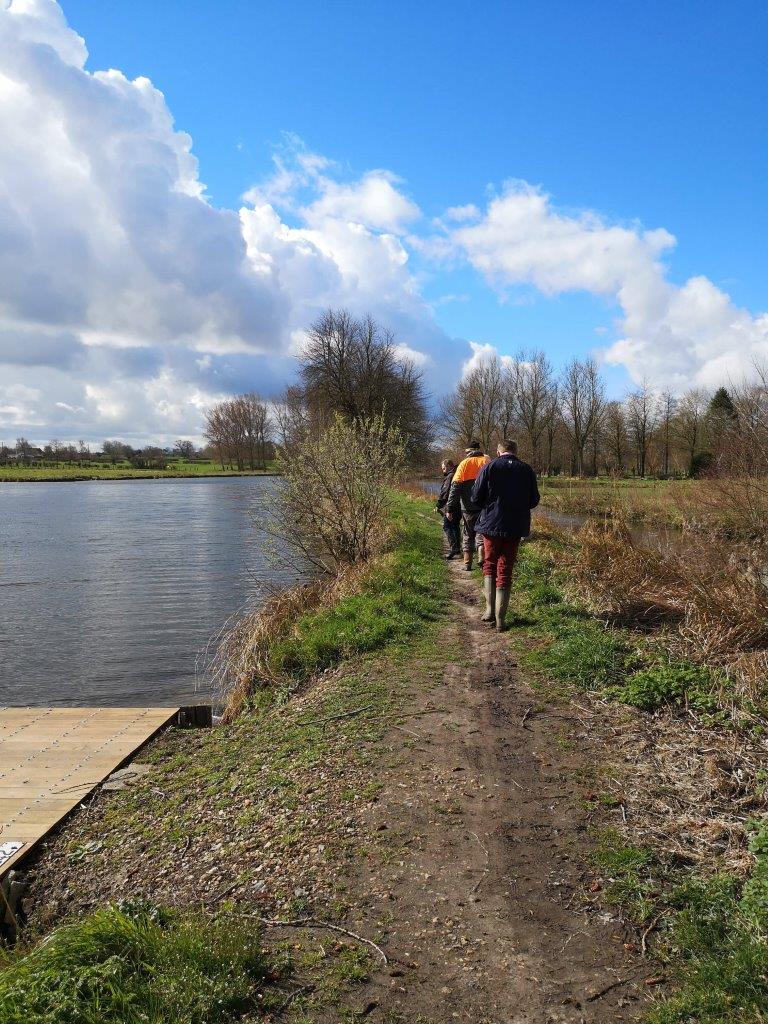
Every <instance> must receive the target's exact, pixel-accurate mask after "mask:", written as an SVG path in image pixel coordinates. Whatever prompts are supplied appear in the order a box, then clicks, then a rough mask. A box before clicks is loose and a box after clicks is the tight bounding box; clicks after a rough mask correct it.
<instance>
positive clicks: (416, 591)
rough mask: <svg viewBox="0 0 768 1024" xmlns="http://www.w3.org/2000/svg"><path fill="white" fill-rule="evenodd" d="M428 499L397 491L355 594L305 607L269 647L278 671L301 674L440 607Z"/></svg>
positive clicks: (415, 625) (374, 645)
mask: <svg viewBox="0 0 768 1024" xmlns="http://www.w3.org/2000/svg"><path fill="white" fill-rule="evenodd" d="M430 509H431V504H430V502H429V501H426V500H424V499H421V498H413V497H411V496H409V495H406V494H403V493H401V492H397V493H396V494H394V495H393V499H392V510H391V514H392V520H393V524H394V529H395V537H394V540H393V548H392V550H391V551H390V552H389V553H388V554H386V555H385V556H383V557H382V558H380V559H378V560H377V561H376V563H375V565H374V566H373V567H372V569H371V571H370V572H369V573H368V575H367V577H366V580H365V584H364V586H363V589H362V591H361V592H360V593H358V594H353V595H351V596H349V597H344V598H342V599H341V600H340V601H338V602H337V603H336V604H334V605H333V606H332V607H330V608H322V609H320V610H318V611H313V612H311V613H309V614H307V615H304V616H303V617H302V618H300V619H299V621H298V622H297V623H296V626H295V629H294V630H293V631H292V633H291V634H290V635H289V636H286V637H282V638H280V639H278V640H276V642H275V643H274V644H273V647H272V649H271V652H270V658H271V661H272V666H273V668H274V669H275V671H276V672H278V673H281V674H287V675H289V676H292V677H294V678H298V679H305V678H308V677H309V676H311V675H313V674H314V673H316V672H319V671H322V669H324V668H328V667H330V666H332V665H336V664H338V663H339V662H340V661H343V660H345V659H351V658H355V657H358V656H360V655H362V654H368V653H371V652H373V651H378V650H381V649H383V648H384V647H386V646H387V645H389V644H393V643H401V642H403V641H406V640H408V639H409V638H410V637H412V636H414V634H416V633H417V632H419V630H420V629H422V628H423V626H424V624H425V623H427V622H429V621H433V620H434V619H435V618H436V617H437V616H438V615H439V614H440V613H441V611H442V610H443V608H444V607H445V602H446V600H447V574H446V569H445V564H444V563H443V561H442V560H441V559H440V557H439V552H440V548H439V544H438V541H437V539H436V532H437V531H436V526H435V521H434V519H431V518H430V517H429V510H430Z"/></svg>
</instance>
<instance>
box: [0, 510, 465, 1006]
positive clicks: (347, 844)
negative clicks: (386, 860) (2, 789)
mask: <svg viewBox="0 0 768 1024" xmlns="http://www.w3.org/2000/svg"><path fill="white" fill-rule="evenodd" d="M429 510H430V503H429V502H427V501H420V500H419V499H416V498H411V497H408V496H405V495H398V496H397V497H396V499H395V501H394V504H393V507H392V536H391V540H390V544H389V550H387V551H386V552H384V553H383V554H381V555H380V556H378V557H377V558H376V559H375V561H374V562H373V563H371V564H370V566H369V567H368V569H367V570H366V572H365V574H364V575H363V576H362V577H361V579H360V581H359V586H358V589H357V590H356V592H355V593H351V594H347V595H343V596H340V598H339V600H338V601H337V602H334V603H333V604H331V605H328V606H323V607H318V608H317V609H316V610H315V611H313V612H311V611H308V612H306V613H305V614H304V615H302V616H301V617H300V618H299V619H297V620H296V621H295V622H294V623H293V625H292V628H291V629H290V630H288V631H286V633H285V635H284V636H283V637H282V638H281V640H280V642H279V644H277V645H276V647H275V651H274V653H273V657H274V659H275V661H274V665H275V669H276V671H278V672H279V677H280V679H281V680H282V681H283V682H284V683H285V685H282V683H279V684H277V685H275V686H269V687H261V688H258V689H256V690H254V691H253V692H252V694H251V696H250V699H249V700H248V702H247V704H246V706H245V707H244V713H243V714H242V715H241V716H240V717H239V718H237V719H236V720H235V721H233V722H232V724H230V725H227V726H222V727H219V728H216V729H214V730H210V731H200V732H194V733H183V732H179V731H177V730H169V731H168V732H167V733H166V734H165V735H164V736H163V737H162V738H160V739H159V740H158V741H157V742H156V743H155V744H154V745H153V746H152V747H150V748H149V749H148V750H147V751H146V752H145V753H143V754H142V760H148V761H149V762H151V764H152V768H151V770H150V772H149V773H147V775H145V776H144V777H143V778H142V780H141V783H140V784H139V785H137V787H136V788H132V789H129V790H126V791H125V792H122V793H117V794H113V795H111V796H110V795H108V794H102V795H101V796H99V797H98V799H97V800H96V802H95V803H94V804H93V805H92V806H91V807H90V808H89V810H88V811H87V812H83V813H81V814H79V815H78V816H77V817H76V818H75V819H74V820H73V821H72V822H71V823H70V825H69V826H68V827H67V829H66V831H65V832H64V833H63V834H62V835H61V836H60V837H59V839H58V840H56V841H55V842H54V844H52V846H51V847H50V848H49V850H48V851H47V852H46V853H45V854H44V856H43V857H42V859H41V861H40V863H39V864H38V866H37V877H36V881H35V883H34V886H33V889H32V892H31V894H30V897H29V905H30V906H31V907H35V912H34V915H33V919H32V922H31V926H32V930H33V932H34V933H36V934H41V933H50V931H51V929H54V930H55V929H56V928H58V927H60V926H61V923H62V921H63V920H80V921H82V922H83V924H82V925H79V926H73V928H72V930H69V931H67V930H65V931H64V932H56V931H54V934H56V935H61V936H62V937H61V938H60V939H58V940H57V941H59V942H60V943H61V946H62V948H63V949H64V954H63V955H65V956H66V958H67V964H68V967H67V970H66V972H64V975H63V976H62V981H61V986H62V992H64V993H66V992H68V991H69V989H70V986H71V985H75V987H77V988H78V992H79V993H80V994H79V996H78V998H79V999H80V1000H81V1003H80V1004H79V1011H78V1012H80V1013H81V1016H79V1017H78V1016H73V1015H71V1014H70V1015H69V1016H67V1013H66V1012H65V1009H61V1010H59V1009H58V1008H57V1006H56V1005H54V1001H53V999H51V1000H49V1003H50V1006H49V1007H46V1010H45V1012H46V1014H47V1016H46V1015H44V1014H43V1013H42V1011H41V1010H39V1008H38V1007H39V1006H42V1005H43V1003H40V1002H39V1000H40V999H41V998H42V997H41V996H40V989H41V988H44V987H45V985H46V984H48V983H49V982H50V976H49V975H50V963H49V960H47V959H46V957H47V955H48V954H47V952H46V951H47V950H49V949H50V944H43V945H36V946H33V948H32V949H31V950H30V951H27V950H24V951H22V952H19V953H15V954H12V955H11V956H10V957H9V959H8V961H7V962H6V966H5V970H4V971H3V972H0V979H4V980H5V982H6V983H7V985H8V986H10V988H12V989H13V992H14V993H15V994H14V999H16V1000H17V1003H18V1006H19V1007H21V1009H19V1010H18V1013H19V1016H18V1018H17V1019H18V1020H19V1021H21V1020H24V1021H25V1022H28V1024H38V1022H39V1024H43V1021H44V1022H45V1024H65V1022H66V1024H70V1021H74V1020H77V1021H78V1022H79V1021H80V1020H83V1021H90V1020H93V1021H94V1024H95V1021H96V1020H97V1019H98V1020H101V1019H102V1018H101V1017H99V1016H98V1014H99V1013H100V1012H101V1006H102V1005H105V1004H103V999H104V991H103V986H102V982H101V980H99V979H101V975H102V973H103V971H107V972H109V971H111V972H112V973H111V974H110V979H111V980H110V982H109V984H110V985H111V986H112V987H111V990H110V994H109V999H110V1000H112V1002H113V1003H114V1005H116V1006H119V1005H123V1003H124V1002H125V1000H126V999H128V998H133V995H132V993H135V992H136V990H137V988H138V987H140V985H142V984H143V982H142V981H141V977H142V974H143V972H144V971H145V967H144V966H142V965H141V964H139V968H138V974H139V979H138V980H135V979H134V972H133V969H132V968H131V961H130V957H131V956H132V955H133V954H132V953H130V951H128V952H121V953H118V952H116V951H115V949H114V948H113V947H112V946H110V945H109V944H110V942H111V939H109V937H107V939H106V940H105V941H106V943H107V946H108V947H109V949H110V950H111V952H110V957H109V958H108V961H109V962H108V964H107V967H105V968H102V966H99V965H100V964H101V963H102V961H101V960H100V959H99V957H100V956H101V954H100V953H99V954H98V955H97V957H96V960H97V961H98V962H97V963H94V960H93V959H92V958H90V954H88V955H87V956H86V955H85V953H84V950H85V949H87V948H89V946H88V944H89V942H90V939H88V936H89V935H90V931H91V929H92V928H93V927H95V926H96V925H99V927H100V922H101V921H102V918H101V917H99V916H98V914H100V913H102V911H100V910H99V909H98V908H104V907H105V906H110V905H114V904H115V903H116V902H117V901H118V900H119V899H120V898H121V897H122V895H123V894H124V893H125V891H126V887H128V888H129V889H130V892H131V894H132V896H133V897H135V898H136V899H137V900H140V901H145V902H143V903H142V904H141V905H142V906H144V905H147V906H151V907H160V908H162V909H160V910H158V911H153V913H159V914H160V915H161V918H162V919H163V920H164V919H165V915H166V914H169V913H170V914H171V920H174V921H176V922H178V927H179V928H180V929H181V931H182V933H183V934H185V935H186V934H187V931H186V930H187V929H188V928H189V929H191V930H192V931H194V930H195V928H196V929H197V931H198V932H199V931H200V930H201V927H202V925H204V927H203V934H205V930H206V929H208V928H209V927H211V926H212V925H213V926H214V927H215V928H217V929H222V930H224V931H226V930H227V929H230V928H231V929H232V935H233V939H232V942H234V943H235V944H237V942H238V941H239V939H238V936H242V934H243V922H244V921H245V926H246V929H250V931H251V936H252V939H251V941H249V942H248V943H245V942H244V941H243V943H242V950H243V952H242V957H246V956H249V955H250V952H252V951H254V950H256V952H258V953H259V956H260V958H261V959H258V960H255V961H254V962H253V963H251V962H250V961H248V962H247V963H245V962H242V959H241V960H237V959H236V958H235V960H232V957H230V956H229V953H228V952H226V951H228V950H230V948H231V943H230V944H229V945H227V944H225V945H224V947H223V949H224V951H225V952H224V953H223V954H222V955H221V956H219V955H218V954H216V955H215V956H214V952H215V951H211V950H209V951H208V952H205V950H204V951H202V952H201V954H200V955H201V956H202V955H203V953H205V956H206V957H207V959H206V961H205V963H206V965H207V966H206V971H208V972H209V974H208V975H206V979H204V981H205V983H204V984H203V985H202V988H203V992H204V993H205V992H208V991H210V992H215V991H217V988H216V986H217V985H222V986H224V985H225V983H226V982H227V981H228V979H229V975H230V973H231V972H232V971H233V970H234V981H235V984H233V986H232V988H233V992H234V994H237V993H240V995H244V997H245V996H248V997H249V998H251V999H252V998H253V997H254V996H255V997H256V998H258V999H259V1001H260V1004H261V1005H263V1006H267V1005H273V1006H274V1005H275V1003H274V1002H272V1003H271V1004H270V999H272V990H277V989H279V990H280V991H279V992H277V991H275V992H274V996H275V999H276V1000H277V1001H278V1002H282V1001H285V1002H286V1003H287V1002H289V1001H292V1000H293V995H292V993H293V992H294V991H295V987H294V982H292V981H291V980H290V979H291V977H292V975H291V970H290V969H289V968H288V967H287V966H286V965H285V964H283V961H282V960H281V958H280V957H279V956H278V957H277V961H278V967H275V954H268V953H265V952H263V946H262V941H261V939H260V938H259V925H258V920H257V919H259V918H262V917H265V918H269V919H270V920H275V919H288V920H292V919H295V918H297V917H304V916H307V915H312V914H318V915H321V916H322V917H323V918H324V919H325V920H330V921H340V920H343V919H344V916H345V914H346V913H347V912H348V910H349V906H350V894H349V893H348V892H347V891H346V889H345V886H344V878H345V875H346V873H347V872H348V871H350V870H351V867H352V865H353V864H354V863H355V862H356V861H357V860H359V858H361V857H365V856H366V855H367V854H366V852H365V851H366V835H365V831H364V829H363V826H362V824H361V819H362V816H363V814H364V813H365V812H366V809H367V808H369V807H370V806H371V804H372V802H374V801H375V800H376V795H377V792H378V785H379V784H378V782H377V772H378V770H379V765H380V762H381V758H382V750H381V746H380V745H381V740H382V736H383V733H384V731H385V729H387V728H389V727H390V726H391V725H392V723H395V724H396V723H397V722H398V721H400V718H399V715H400V711H401V708H400V701H399V694H400V692H401V689H402V688H403V687H404V686H406V685H408V683H409V681H410V680H411V679H412V677H413V674H414V673H416V672H419V671H424V672H432V671H438V672H439V665H440V662H439V658H438V650H437V636H438V631H439V627H440V623H441V620H442V618H443V615H444V608H445V602H446V598H447V572H446V565H445V563H444V562H443V561H442V560H440V559H439V558H436V557H435V556H436V553H437V550H438V530H437V523H436V521H435V518H434V516H433V515H432V516H430V514H429ZM342 661H344V662H346V664H345V666H344V671H341V672H338V673H336V672H330V673H326V674H324V675H322V676H320V677H319V678H316V679H315V680H314V681H313V682H312V684H311V685H308V684H309V681H310V678H311V677H313V676H314V675H315V673H316V672H317V671H318V670H321V669H324V668H331V667H333V666H336V665H339V664H340V663H341V662H342ZM420 666H423V668H420ZM435 666H438V667H437V668H435ZM297 688H299V692H298V693H297V692H296V690H297ZM129 880H130V881H129ZM94 910H97V917H96V918H94V917H92V916H91V915H92V914H93V912H94ZM110 920H112V919H110ZM201 922H202V925H201ZM123 926H124V925H123V922H122V921H121V920H118V921H117V932H118V933H119V932H120V929H122V928H123ZM66 927H68V926H66ZM153 934H154V933H153ZM156 938H158V941H159V939H160V937H159V936H156ZM86 940H87V941H86ZM206 948H207V947H206ZM171 955H172V954H171V953H168V957H169V958H170V957H171ZM190 955H191V956H192V960H193V961H194V962H193V963H190V962H189V960H187V959H185V958H184V957H183V956H181V955H179V957H178V959H177V964H178V967H179V970H180V971H182V972H183V973H184V974H185V975H188V976H189V978H190V980H191V982H195V979H196V978H197V974H198V972H199V967H198V966H197V962H198V952H197V951H195V950H193V951H192V953H191V954H190ZM173 956H176V954H173ZM165 957H166V954H165V953H163V962H165V959H164V958H165ZM291 960H292V964H293V968H292V969H293V970H294V972H298V973H299V974H300V975H301V978H302V981H301V984H300V986H299V987H300V988H301V989H302V993H301V996H300V997H296V999H295V1001H294V1003H293V1004H292V1005H295V1007H297V1008H298V1007H299V1006H302V1007H303V1006H306V1007H307V1009H308V1011H309V1010H311V1009H312V1008H313V1007H314V1008H316V1007H321V1006H324V1005H328V1004H331V1005H332V1004H334V1002H336V1001H338V1000H341V999H342V997H343V995H344V993H345V992H348V991H349V990H350V988H354V986H355V985H356V984H358V983H359V981H360V980H362V979H363V978H365V977H366V976H367V973H368V970H369V969H370V966H371V963H372V962H373V960H375V956H373V955H372V953H371V950H370V948H367V947H365V946H362V947H361V945H360V943H356V942H354V941H345V940H343V939H342V940H339V941H334V942H332V943H329V944H328V945H327V946H320V948H319V944H318V942H317V941H312V940H310V939H309V938H308V939H307V941H306V943H303V942H302V941H301V939H300V938H298V939H297V941H296V942H292V943H291ZM230 961H232V963H230ZM233 965H234V966H233ZM129 968H131V969H130V970H129ZM155 971H157V972H158V974H159V977H162V971H161V970H160V968H159V967H158V966H157V965H156V964H155V962H154V961H152V963H147V964H146V972H147V973H149V972H155ZM260 972H261V973H260ZM92 976H93V977H96V978H97V980H98V984H94V985H93V986H91V985H90V983H88V982H87V979H88V978H90V977H92ZM25 977H29V978H35V979H39V981H37V980H36V981H35V982H34V984H32V983H30V984H29V985H27V983H26V981H24V978H25ZM46 977H48V982H46V981H45V979H46ZM84 979H85V980H84ZM131 979H134V980H131ZM105 984H106V982H105ZM1 985H2V981H0V986H1ZM305 988H306V991H303V990H304V989H305ZM1 992H2V988H1V987H0V993H1ZM137 998H139V997H138V996H137ZM146 998H147V999H148V998H149V996H146ZM1 999H2V996H1V995H0V1007H2V1005H3V1004H2V1001H1ZM24 999H27V1002H26V1003H25V1002H24ZM201 999H202V997H201ZM35 1000H37V1002H36V1001H35ZM140 1000H145V995H144V994H142V995H141V996H140ZM145 1003H146V1000H145V1002H144V1003H141V1005H142V1006H143V1005H145ZM9 1005H10V1004H9ZM68 1005H69V1004H67V1006H68ZM109 1005H110V1006H111V1005H112V1003H109ZM181 1005H182V1006H184V1003H183V1001H182V1003H181ZM247 1005H248V1006H252V1005H253V1004H252V1002H251V1003H249V1004H247ZM13 1006H14V1011H15V1012H16V1009H15V1008H16V1004H15V1003H14V1004H13ZM22 1011H23V1012H22ZM24 1012H25V1013H27V1016H24V1015H23V1013H24ZM67 1012H68V1011H67ZM195 1012H198V1011H197V1010H196V1009H195ZM243 1012H244V1011H243ZM89 1013H90V1014H91V1016H90V1017H89V1016H88V1014H89ZM103 1019H104V1020H105V1021H110V1020H111V1019H112V1018H110V1017H109V1016H107V1015H105V1016H104V1017H103ZM114 1019H115V1020H118V1019H121V1020H122V1018H119V1017H115V1018H114ZM125 1019H126V1020H129V1021H130V1020H132V1019H133V1018H130V1017H127V1018H125ZM139 1019H141V1020H143V1019H148V1020H150V1021H153V1022H154V1021H157V1022H158V1024H159V1021H160V1020H169V1019H173V1020H179V1021H187V1020H189V1021H190V1022H192V1021H195V1022H197V1021H198V1020H199V1021H201V1022H202V1021H203V1020H206V1021H207V1020H209V1019H210V1020H211V1021H218V1020H221V1021H227V1020H229V1019H240V1017H237V1018H235V1017H233V1018H229V1017H227V1016H225V1015H223V1014H222V1015H220V1016H215V1015H211V1016H210V1017H206V1016H205V1014H204V1012H203V1011H202V1010H200V1012H199V1015H198V1016H194V1014H193V1013H192V1011H191V1010H190V1012H189V1014H188V1016H187V1017H184V1016H183V1015H179V1016H175V1015H172V1014H168V1013H166V1015H165V1016H164V1015H163V1013H162V1012H160V1011H159V1010H158V1011H157V1012H156V1013H155V1016H152V1015H151V1014H149V1015H148V1016H147V1017H139V1016H137V1017H136V1020H137V1021H138V1020H139ZM246 1019H251V1018H246ZM253 1019H259V1014H258V1013H254V1014H253Z"/></svg>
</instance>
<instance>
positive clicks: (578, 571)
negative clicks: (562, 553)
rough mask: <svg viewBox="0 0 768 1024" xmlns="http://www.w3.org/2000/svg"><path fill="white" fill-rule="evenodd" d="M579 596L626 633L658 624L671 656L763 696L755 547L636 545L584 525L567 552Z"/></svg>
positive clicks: (766, 604)
mask: <svg viewBox="0 0 768 1024" xmlns="http://www.w3.org/2000/svg"><path fill="white" fill-rule="evenodd" d="M566 550H567V551H568V552H569V553H568V555H567V561H568V568H569V580H570V585H571V587H572V589H573V590H574V591H575V592H576V594H577V596H579V597H580V598H582V599H584V600H586V601H587V603H588V604H589V605H590V606H591V607H592V608H593V609H594V610H595V611H598V612H600V613H604V614H608V615H610V616H611V617H613V618H614V619H615V620H617V621H619V622H622V623H623V624H625V625H628V626H634V627H637V626H640V625H645V626H648V625H649V624H650V625H656V626H661V627H663V628H664V629H665V630H666V634H667V635H666V638H665V639H666V640H667V641H668V643H669V644H670V646H672V647H673V648H676V649H677V653H679V654H681V655H682V656H685V657H688V658H690V659H692V660H695V661H699V662H701V663H703V664H708V665H711V666H713V667H720V668H724V669H726V670H727V671H728V672H729V674H730V675H732V677H733V678H734V679H736V680H738V681H739V682H740V683H741V692H742V693H743V695H744V696H748V697H750V698H751V699H754V700H760V699H762V698H763V697H764V696H765V694H766V690H768V674H767V672H766V669H767V668H768V574H766V571H765V568H764V566H765V558H764V554H763V552H762V551H761V549H760V548H759V547H756V546H749V545H746V544H745V545H739V546H736V545H732V544H731V545H729V544H725V543H722V542H715V541H707V542H705V541H703V540H699V541H696V540H694V539H693V538H688V539H687V540H686V541H685V543H684V544H683V545H682V546H681V547H679V548H676V549H675V550H670V549H665V548H664V547H663V546H661V545H659V546H657V547H655V548H654V547H650V546H644V545H643V546H641V545H639V544H637V543H636V542H635V541H634V540H633V537H632V534H631V532H630V530H629V529H628V527H627V525H626V523H624V522H621V521H620V520H609V521H606V522H603V523H598V522H590V523H588V524H587V525H586V526H585V527H584V528H583V529H582V531H581V532H580V533H579V534H578V536H577V538H576V542H575V544H572V545H571V546H570V547H568V548H566Z"/></svg>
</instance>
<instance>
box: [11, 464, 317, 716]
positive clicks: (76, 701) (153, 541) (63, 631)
mask: <svg viewBox="0 0 768 1024" xmlns="http://www.w3.org/2000/svg"><path fill="white" fill-rule="evenodd" d="M279 486H280V481H279V480H277V479H275V478H271V477H262V478H259V477H220V478H216V477H209V478H202V479H176V480H168V479H166V480H120V481H84V482H78V483H29V484H25V483H9V484H0V705H90V704H93V705H100V706H105V705H145V704H157V705H175V704H190V703H205V702H206V701H207V700H208V699H209V695H208V694H207V693H206V691H205V689H204V688H203V689H200V688H196V685H195V663H196V659H197V656H198V653H199V652H201V651H202V650H203V649H204V648H205V646H206V644H207V643H208V641H209V640H210V638H211V637H212V636H213V635H214V634H216V633H217V631H218V630H219V629H220V628H221V627H222V625H223V624H224V623H225V622H226V621H227V620H228V619H229V618H230V616H233V615H234V614H235V613H237V612H239V611H240V610H242V609H243V608H245V607H246V606H249V605H251V604H252V603H254V602H259V601H262V600H263V599H264V597H265V596H266V595H267V594H268V593H269V592H270V591H271V589H273V588H275V587H276V586H279V587H283V586H289V585H291V584H293V583H295V582H297V581H298V580H300V579H301V576H302V573H301V571H300V570H298V569H291V570H289V569H288V568H287V567H285V566H283V567H282V568H281V569H280V570H279V571H277V570H276V569H275V567H274V565H273V563H272V559H271V558H270V556H269V552H268V547H269V542H268V539H267V538H266V536H265V535H264V534H263V533H262V532H261V531H260V530H258V529H257V528H256V527H255V526H254V524H253V519H252V516H250V515H249V509H251V508H252V506H253V505H254V503H255V504H256V505H257V506H258V507H260V508H264V507H266V508H268V507H269V505H270V501H269V496H270V494H271V493H272V492H273V491H274V488H276V487H279Z"/></svg>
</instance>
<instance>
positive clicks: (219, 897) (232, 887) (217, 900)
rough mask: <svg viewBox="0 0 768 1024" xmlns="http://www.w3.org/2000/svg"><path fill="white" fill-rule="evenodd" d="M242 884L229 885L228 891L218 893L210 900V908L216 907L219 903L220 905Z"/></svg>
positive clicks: (223, 890)
mask: <svg viewBox="0 0 768 1024" xmlns="http://www.w3.org/2000/svg"><path fill="white" fill-rule="evenodd" d="M241 884H242V883H241V882H233V883H232V885H228V886H227V888H226V889H222V891H221V892H219V893H217V894H216V895H215V896H213V897H212V898H211V899H210V900H208V906H209V907H211V906H215V904H217V903H220V902H221V901H222V900H223V899H224V897H225V896H229V894H230V893H231V892H234V890H235V889H237V887H238V886H239V885H241Z"/></svg>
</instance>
